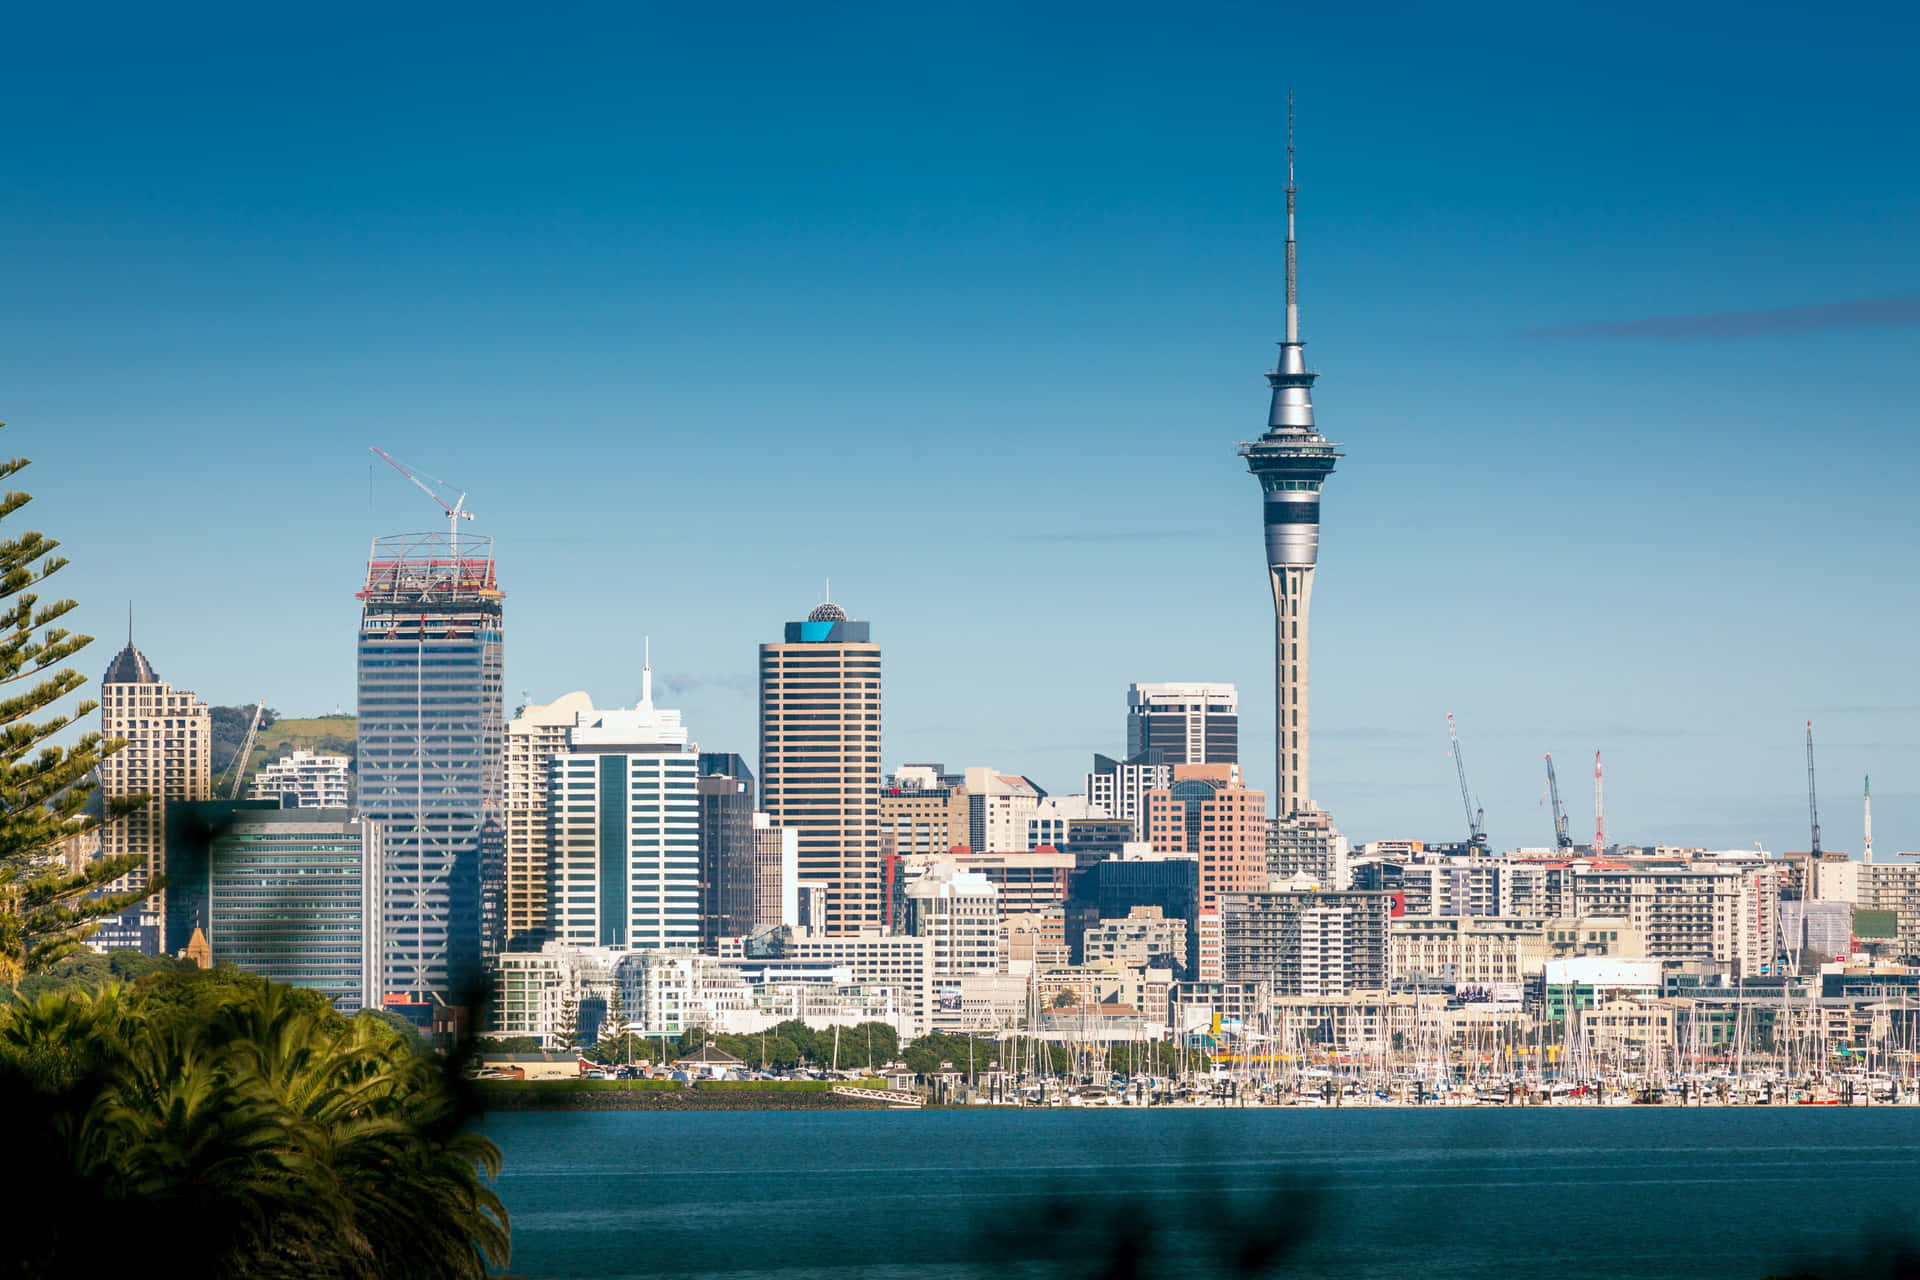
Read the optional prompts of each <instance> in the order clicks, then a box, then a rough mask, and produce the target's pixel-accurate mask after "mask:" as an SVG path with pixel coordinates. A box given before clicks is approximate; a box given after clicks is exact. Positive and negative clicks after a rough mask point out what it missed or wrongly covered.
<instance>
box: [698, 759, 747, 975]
mask: <svg viewBox="0 0 1920 1280" xmlns="http://www.w3.org/2000/svg"><path fill="white" fill-rule="evenodd" d="M698 794H699V797H700V945H701V946H702V947H704V948H708V949H711V948H712V947H713V946H714V945H716V943H717V940H718V939H720V938H722V937H739V936H740V935H742V934H748V933H752V932H753V928H754V918H755V908H756V900H755V893H754V889H755V885H754V880H755V871H756V869H757V868H756V864H755V853H756V850H757V848H758V845H757V842H756V841H755V838H754V827H753V814H754V809H753V770H751V769H749V768H747V762H746V761H745V760H742V759H741V758H740V757H739V756H738V755H736V754H735V753H733V752H730V751H727V752H721V751H703V752H701V753H700V777H699V780H698Z"/></svg>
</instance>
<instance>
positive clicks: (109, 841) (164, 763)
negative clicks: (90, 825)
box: [96, 636, 213, 955]
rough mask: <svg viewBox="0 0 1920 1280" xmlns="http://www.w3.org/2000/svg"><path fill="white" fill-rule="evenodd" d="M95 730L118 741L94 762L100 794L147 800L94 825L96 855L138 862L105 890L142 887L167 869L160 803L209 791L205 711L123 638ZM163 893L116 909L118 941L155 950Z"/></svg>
mask: <svg viewBox="0 0 1920 1280" xmlns="http://www.w3.org/2000/svg"><path fill="white" fill-rule="evenodd" d="M100 732H101V735H102V736H103V737H105V738H106V739H107V740H108V741H113V740H115V739H119V740H121V741H124V742H125V743H126V746H124V747H122V748H121V749H120V750H119V751H116V752H114V753H113V754H112V755H109V756H107V757H105V758H104V759H102V760H101V762H100V794H101V796H102V798H103V799H104V800H106V801H108V802H112V801H115V800H121V799H125V798H127V797H129V796H138V795H144V796H147V797H148V799H147V801H146V803H145V804H143V805H141V806H140V807H139V808H137V809H135V810H134V811H133V812H131V813H129V814H127V815H126V816H124V817H122V818H120V819H119V820H118V821H116V822H109V823H106V824H104V825H102V826H101V827H100V828H99V832H100V856H101V857H103V858H118V857H124V856H131V857H134V858H137V859H139V862H138V864H137V865H136V866H135V867H134V868H133V870H131V871H129V872H128V873H127V874H126V875H125V876H123V877H121V878H120V879H119V880H118V881H116V882H115V883H114V885H113V888H114V890H115V891H124V890H131V889H140V888H144V887H145V886H147V885H148V884H151V883H152V882H153V881H154V880H156V879H158V878H159V877H161V876H163V875H166V874H167V842H166V832H167V807H168V806H169V805H174V804H183V803H189V802H193V801H199V800H207V799H210V798H211V796H212V788H213V720H212V715H211V713H210V712H209V711H208V709H207V704H206V703H204V702H202V701H201V700H200V699H199V698H198V697H196V696H194V695H193V694H192V693H190V692H188V691H187V690H185V689H175V688H174V687H173V686H172V685H171V684H168V683H167V682H166V681H164V680H162V679H161V678H160V676H159V674H158V673H157V672H155V671H154V669H153V664H152V663H150V662H148V661H147V658H146V655H145V654H143V653H141V652H140V651H139V650H138V649H136V648H134V647H133V640H132V637H131V636H129V637H128V640H127V647H126V648H124V649H122V650H121V651H120V652H119V653H118V654H117V655H115V657H114V659H113V661H112V662H110V663H108V664H107V672H106V674H105V675H104V676H102V677H101V678H100ZM166 895H167V891H166V890H165V889H162V890H161V891H160V892H159V893H156V894H155V895H153V896H152V897H150V898H148V899H147V900H146V901H144V902H142V903H139V904H137V905H136V906H133V907H130V908H129V909H128V910H127V911H126V912H125V913H123V919H122V921H121V926H122V927H121V929H120V931H119V940H120V941H131V942H133V943H134V945H136V946H138V948H139V949H140V950H142V951H144V952H146V953H147V954H148V955H153V954H156V953H157V952H158V951H159V950H160V949H161V947H162V930H163V922H164V920H165V918H166V912H167V898H166ZM96 945H99V944H96ZM182 945H185V944H184V942H183V943H182Z"/></svg>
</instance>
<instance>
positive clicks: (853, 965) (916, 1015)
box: [720, 929, 937, 1038]
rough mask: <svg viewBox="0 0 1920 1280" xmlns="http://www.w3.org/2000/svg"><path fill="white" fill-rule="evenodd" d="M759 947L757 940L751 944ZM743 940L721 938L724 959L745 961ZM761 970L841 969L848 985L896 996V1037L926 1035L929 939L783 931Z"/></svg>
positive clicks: (931, 995) (930, 1004) (930, 1002)
mask: <svg viewBox="0 0 1920 1280" xmlns="http://www.w3.org/2000/svg"><path fill="white" fill-rule="evenodd" d="M755 942H756V945H758V944H759V943H760V942H761V940H758V939H756V940H755ZM746 945H747V940H746V939H741V938H722V939H721V940H720V956H721V958H722V959H743V958H745V956H746V950H745V948H746ZM769 945H770V947H771V950H770V951H769V952H767V953H766V954H765V955H764V956H763V958H762V961H761V962H762V963H763V964H770V963H776V962H782V961H785V962H796V963H803V964H804V963H816V964H825V965H829V966H832V967H834V968H840V969H844V970H845V971H846V974H847V976H848V978H849V979H851V980H852V981H853V982H856V983H861V984H863V985H866V986H870V987H886V988H891V989H893V990H895V991H897V992H899V993H900V1001H901V1004H900V1021H899V1022H898V1024H897V1025H898V1027H899V1030H900V1034H901V1035H902V1036H904V1037H907V1038H912V1037H914V1036H920V1035H925V1034H926V1032H927V1031H928V1030H930V1029H931V1027H932V1025H933V1015H934V1012H935V1009H934V1006H935V1001H936V999H937V997H936V994H935V992H936V983H935V978H934V947H935V945H936V942H935V939H934V937H933V936H932V935H925V936H922V935H917V934H902V933H892V934H889V933H882V932H880V931H879V930H877V929H876V930H871V931H867V932H863V933H855V934H832V935H830V934H821V933H809V932H804V931H802V930H798V929H794V930H783V931H780V933H779V934H777V935H776V936H775V938H774V939H773V940H772V941H771V942H770V943H769Z"/></svg>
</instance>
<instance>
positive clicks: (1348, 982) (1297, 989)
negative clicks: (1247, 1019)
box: [1220, 892, 1393, 996]
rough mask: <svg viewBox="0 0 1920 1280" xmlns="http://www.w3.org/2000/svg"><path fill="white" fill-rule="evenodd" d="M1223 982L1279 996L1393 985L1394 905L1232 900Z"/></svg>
mask: <svg viewBox="0 0 1920 1280" xmlns="http://www.w3.org/2000/svg"><path fill="white" fill-rule="evenodd" d="M1223 908H1224V909H1223V914H1222V924H1221V966H1220V970H1221V974H1220V976H1221V978H1222V979H1223V980H1224V981H1227V982H1247V983H1262V984H1266V985H1267V987H1268V988H1269V990H1270V991H1271V992H1272V994H1273V995H1276V996H1344V995H1351V994H1352V993H1354V992H1356V991H1377V990H1381V989H1383V988H1385V987H1386V985H1387V960H1388V934H1389V929H1388V926H1389V922H1390V920H1391V916H1392V909H1393V904H1392V903H1391V902H1390V901H1389V899H1388V895H1386V894H1384V893H1358V892H1355V893H1313V892H1304V893H1251V894H1240V895H1236V896H1234V897H1230V898H1228V899H1227V900H1226V901H1225V903H1224V904H1223Z"/></svg>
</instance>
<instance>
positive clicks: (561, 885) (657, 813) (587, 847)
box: [547, 668, 700, 950]
mask: <svg viewBox="0 0 1920 1280" xmlns="http://www.w3.org/2000/svg"><path fill="white" fill-rule="evenodd" d="M698 764H699V753H698V751H697V750H696V749H695V748H694V747H692V746H691V745H690V744H689V743H688V742H687V730H686V726H685V725H683V724H682V723H681V721H680V713H679V712H678V711H667V710H664V709H662V708H659V707H656V706H654V705H653V671H652V669H651V668H643V669H642V671H641V675H640V705H639V706H637V707H635V708H633V709H632V710H631V711H626V710H621V711H588V712H581V713H580V715H579V717H578V720H577V722H576V723H575V725H574V727H573V730H572V732H570V733H569V734H568V735H567V746H566V750H565V751H564V752H562V753H560V754H558V755H555V756H553V757H552V759H551V762H550V764H549V771H548V774H547V813H548V815H549V817H548V822H549V826H550V830H551V832H552V852H551V854H550V858H551V873H550V886H551V887H550V890H549V897H548V902H549V904H550V905H549V907H548V918H549V921H550V929H551V937H552V939H553V940H554V941H556V942H562V943H565V944H566V945H568V946H572V947H619V948H630V949H635V950H638V949H642V948H651V947H686V948H692V947H694V946H696V945H697V944H698V943H699V941H700V800H699V796H698V794H697V773H698Z"/></svg>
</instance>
